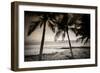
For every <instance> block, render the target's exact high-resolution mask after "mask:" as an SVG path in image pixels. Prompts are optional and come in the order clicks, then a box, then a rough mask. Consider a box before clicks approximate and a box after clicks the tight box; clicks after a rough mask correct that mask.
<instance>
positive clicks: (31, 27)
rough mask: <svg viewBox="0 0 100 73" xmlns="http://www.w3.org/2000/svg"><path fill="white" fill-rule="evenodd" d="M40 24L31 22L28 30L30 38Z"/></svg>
mask: <svg viewBox="0 0 100 73" xmlns="http://www.w3.org/2000/svg"><path fill="white" fill-rule="evenodd" d="M39 23H40V22H31V25H30V26H29V30H28V36H29V35H30V34H31V33H32V32H33V31H34V30H35V29H36V28H37V26H38V25H39Z"/></svg>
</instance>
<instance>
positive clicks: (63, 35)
mask: <svg viewBox="0 0 100 73" xmlns="http://www.w3.org/2000/svg"><path fill="white" fill-rule="evenodd" d="M65 34H66V33H65V31H64V32H63V34H62V40H64V38H65Z"/></svg>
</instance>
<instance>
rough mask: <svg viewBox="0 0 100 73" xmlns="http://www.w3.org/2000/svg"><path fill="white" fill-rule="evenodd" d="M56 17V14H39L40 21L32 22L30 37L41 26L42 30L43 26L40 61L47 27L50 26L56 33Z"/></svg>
mask: <svg viewBox="0 0 100 73" xmlns="http://www.w3.org/2000/svg"><path fill="white" fill-rule="evenodd" d="M54 15H55V14H54V13H39V19H40V21H37V22H31V25H30V27H29V31H28V35H30V34H31V33H32V32H33V31H34V30H35V29H36V28H37V26H40V28H41V27H42V26H43V32H42V39H41V45H40V51H39V61H41V60H42V53H43V47H44V41H45V32H46V26H47V25H48V26H49V28H50V29H51V30H52V31H53V32H55V29H54V28H55V23H54Z"/></svg>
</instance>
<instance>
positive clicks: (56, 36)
mask: <svg viewBox="0 0 100 73" xmlns="http://www.w3.org/2000/svg"><path fill="white" fill-rule="evenodd" d="M61 33H62V31H61V30H58V31H57V32H56V34H55V38H58V37H59V36H60V35H61Z"/></svg>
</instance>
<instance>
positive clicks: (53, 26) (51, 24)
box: [48, 21, 55, 32]
mask: <svg viewBox="0 0 100 73" xmlns="http://www.w3.org/2000/svg"><path fill="white" fill-rule="evenodd" d="M48 26H49V27H50V29H51V30H52V31H53V32H55V25H54V24H53V23H51V22H50V21H48Z"/></svg>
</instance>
